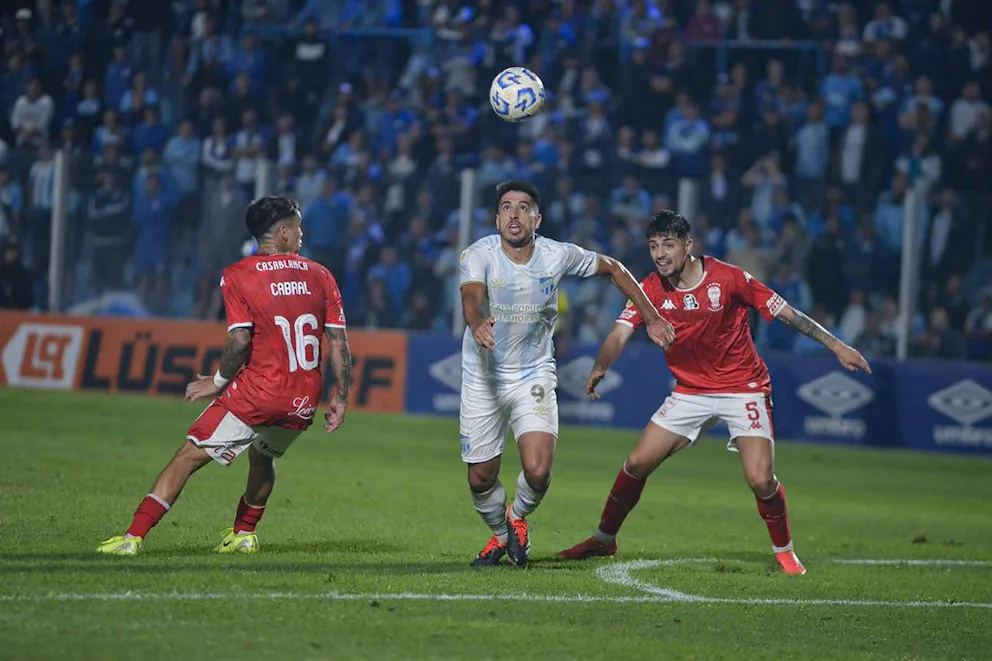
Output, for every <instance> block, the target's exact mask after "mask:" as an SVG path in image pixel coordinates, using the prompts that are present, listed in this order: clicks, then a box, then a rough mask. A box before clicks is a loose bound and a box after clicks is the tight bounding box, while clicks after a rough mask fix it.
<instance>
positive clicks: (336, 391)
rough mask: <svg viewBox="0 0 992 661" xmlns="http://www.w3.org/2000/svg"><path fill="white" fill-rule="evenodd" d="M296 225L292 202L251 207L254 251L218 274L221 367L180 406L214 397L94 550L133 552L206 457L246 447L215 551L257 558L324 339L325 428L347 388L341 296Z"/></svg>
mask: <svg viewBox="0 0 992 661" xmlns="http://www.w3.org/2000/svg"><path fill="white" fill-rule="evenodd" d="M301 223H302V218H301V217H300V207H299V205H298V204H297V203H296V202H295V201H293V200H291V199H289V198H285V197H278V196H272V197H264V198H261V199H259V200H256V201H255V202H253V203H252V204H251V205H250V206H249V207H248V210H247V212H246V213H245V224H246V225H247V227H248V231H249V232H251V235H252V236H253V237H255V239H256V240H257V241H258V253H257V254H255V255H251V256H248V257H245V258H244V259H242V260H241V261H239V262H237V263H235V264H233V265H231V266H229V267H227V268H226V269H224V273H223V276H222V277H221V280H220V288H221V293H222V294H223V297H224V307H225V309H226V312H227V342H226V344H225V345H224V351H223V353H222V355H221V359H220V367H219V368H218V370H217V372H216V374H214V375H212V376H198V377H197V379H196V380H195V381H193V382H192V383H190V384H189V386H188V387H187V388H186V401H189V402H194V401H197V400H201V399H207V398H211V397H213V398H215V399H214V400H213V401H212V402H211V403H210V405H209V406H207V408H206V410H204V411H203V413H201V414H200V417H198V418H197V419H196V421H195V422H194V423H193V425H192V427H190V429H189V432H188V433H187V435H186V442H185V443H183V445H182V447H180V448H179V450H178V451H177V452H176V454H175V456H174V457H173V458H172V460H171V461H170V462H169V464H168V465H167V466H166V467H165V469H164V470H163V471H162V473H161V474H160V475H159V476H158V479H157V480H156V481H155V484H154V486H152V489H151V492H149V493H148V495H147V496H145V498H144V499H143V500H142V501H141V503H140V504H139V505H138V509H137V510H136V511H135V513H134V518H133V519H132V521H131V525H130V527H129V528H128V530H127V532H126V533H125V534H123V535H120V536H117V537H112V538H111V539H108V540H107V541H105V542H103V544H101V545H100V547H99V548H98V549H97V551H98V552H100V553H109V554H114V555H134V554H136V553H137V552H138V550H139V549H140V548H141V544H142V541H143V540H144V538H145V536H146V535H147V534H148V531H149V530H151V528H152V527H153V526H155V525H156V524H157V523H158V522H159V521H160V520H161V519H162V517H163V516H165V513H166V512H167V511H168V510H169V508H170V507H172V505H173V504H174V503H175V502H176V499H177V498H179V493H180V492H181V491H182V489H183V487H184V486H185V485H186V481H187V480H189V478H190V476H191V475H192V474H193V473H195V472H196V471H197V470H199V469H200V468H203V467H204V466H205V465H207V464H208V463H210V461H211V460H213V461H216V462H217V463H219V464H221V465H222V466H229V465H230V464H231V462H233V461H234V460H235V459H236V458H237V457H238V455H240V454H241V453H243V452H244V451H246V450H247V451H248V463H249V469H248V486H247V488H246V489H245V493H244V496H242V498H241V501H240V502H239V503H238V509H237V514H236V516H235V519H234V526H233V527H231V528H228V529H227V530H225V531H224V533H223V537H222V539H221V543H220V545H218V546H217V548H216V549H215V550H216V551H217V552H219V553H234V552H238V553H253V552H255V551H257V550H258V548H259V545H258V536H257V534H256V533H255V527H256V526H257V525H258V522H259V519H261V518H262V514H263V513H264V512H265V503H266V501H267V500H268V498H269V496H270V495H271V494H272V487H273V485H274V484H275V477H276V474H275V459H277V458H279V457H281V456H282V455H283V454H284V453H285V452H286V450H287V449H288V448H289V446H290V445H291V444H292V443H293V441H295V440H296V438H297V437H298V436H299V435H300V434H302V433H303V432H304V431H306V429H307V428H308V427H309V426H310V425H311V424H312V423H313V419H314V417H315V415H316V412H317V403H318V402H319V401H320V399H321V390H322V387H323V376H322V374H321V364H322V356H321V336H322V335H326V336H327V339H328V348H329V349H330V363H331V367H332V369H333V371H334V386H333V392H332V393H331V397H330V404H329V406H328V411H327V414H326V416H325V420H326V423H325V425H324V429H325V430H326V431H327V432H333V431H334V430H335V429H337V428H338V427H340V426H341V423H342V422H343V421H344V415H345V411H346V409H347V406H348V386H349V384H350V381H351V351H350V350H349V347H348V336H347V333H346V330H345V317H344V309H343V308H342V306H341V292H340V291H339V290H338V285H337V283H336V282H335V280H334V276H332V275H331V273H330V271H328V270H327V269H326V268H324V267H323V266H321V265H320V264H318V263H317V262H314V261H311V260H309V259H306V258H304V257H301V256H300V254H299V253H300V248H301V247H302V245H303V230H302V228H301Z"/></svg>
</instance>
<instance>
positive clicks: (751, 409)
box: [744, 402, 761, 422]
mask: <svg viewBox="0 0 992 661" xmlns="http://www.w3.org/2000/svg"><path fill="white" fill-rule="evenodd" d="M744 408H745V409H747V419H748V420H750V421H751V422H757V421H758V420H760V419H761V411H759V410H758V402H748V403H747V404H745V405H744Z"/></svg>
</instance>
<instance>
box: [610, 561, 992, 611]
mask: <svg viewBox="0 0 992 661" xmlns="http://www.w3.org/2000/svg"><path fill="white" fill-rule="evenodd" d="M713 562H721V560H718V559H716V558H673V559H671V560H634V561H631V562H621V563H618V564H615V565H610V566H608V567H601V568H600V569H598V570H597V571H596V575H597V576H598V577H599V579H600V580H602V581H603V582H605V583H609V584H612V585H622V586H624V587H627V588H631V589H633V590H638V591H640V592H644V593H647V594H651V595H655V596H658V597H661V598H663V599H665V600H667V601H670V602H678V603H696V604H738V605H748V606H867V607H882V608H990V609H992V603H983V602H974V601H887V600H881V599H759V598H739V597H706V596H703V595H698V594H688V593H685V592H679V591H678V590H672V589H670V588H664V587H660V586H658V585H654V584H652V583H647V582H644V581H641V580H638V579H636V578H634V577H633V576H631V572H632V571H634V570H638V569H650V568H653V567H662V566H672V565H679V564H699V563H713ZM823 564H837V565H887V566H904V565H910V566H936V567H948V566H964V567H992V562H987V561H984V560H958V561H954V560H858V559H854V560H826V561H824V562H823Z"/></svg>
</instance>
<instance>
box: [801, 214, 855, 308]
mask: <svg viewBox="0 0 992 661" xmlns="http://www.w3.org/2000/svg"><path fill="white" fill-rule="evenodd" d="M846 251H847V240H846V239H845V237H844V232H843V230H842V229H841V222H840V218H838V217H837V216H828V217H827V219H826V226H825V231H824V232H823V234H821V235H820V236H818V237H816V239H814V240H813V243H812V245H811V246H810V251H809V268H808V269H807V274H808V275H807V281H808V282H809V287H810V290H811V291H812V292H813V300H815V301H817V302H818V303H820V304H821V305H822V306H823V307H824V308H825V309H826V311H827V312H828V313H829V314H831V315H835V316H840V315H841V314H842V313H843V311H844V306H845V305H846V303H847V288H846V286H845V285H844V271H843V264H844V255H845V254H846Z"/></svg>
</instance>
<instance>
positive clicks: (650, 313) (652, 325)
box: [597, 255, 675, 349]
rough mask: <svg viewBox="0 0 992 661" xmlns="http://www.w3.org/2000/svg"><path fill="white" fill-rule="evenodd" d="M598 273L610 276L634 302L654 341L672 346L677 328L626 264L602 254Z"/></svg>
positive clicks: (614, 284)
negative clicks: (656, 305)
mask: <svg viewBox="0 0 992 661" xmlns="http://www.w3.org/2000/svg"><path fill="white" fill-rule="evenodd" d="M597 275H601V276H606V277H609V278H610V280H611V281H612V282H613V286H614V287H616V288H617V289H619V290H620V291H621V292H623V293H624V295H625V296H626V297H627V298H628V299H629V300H630V301H631V302H632V303H633V304H634V307H636V308H637V311H638V312H640V313H641V317H642V318H643V319H644V326H645V328H646V329H647V332H648V337H650V338H651V341H652V342H654V343H655V344H657V345H658V346H660V347H662V348H663V349H667V348H668V347H669V346H671V344H672V342H674V341H675V329H674V328H672V325H671V324H670V323H668V320H666V319H665V318H664V317H662V316H661V314H660V313H659V312H658V309H657V308H655V306H654V304H653V303H651V301H650V300H648V297H647V294H645V293H644V290H643V289H641V285H640V284H639V283H638V282H637V280H635V279H634V276H632V275H631V274H630V271H628V270H627V267H626V266H624V265H623V264H621V263H620V262H619V260H616V259H613V258H612V257H607V256H606V255H600V256H599V270H598V272H597Z"/></svg>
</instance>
